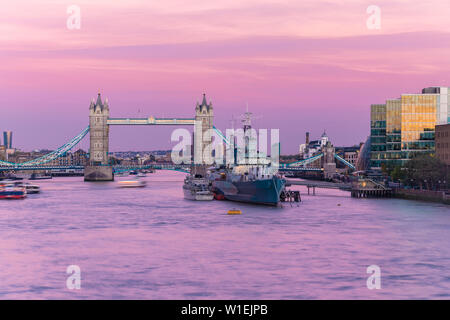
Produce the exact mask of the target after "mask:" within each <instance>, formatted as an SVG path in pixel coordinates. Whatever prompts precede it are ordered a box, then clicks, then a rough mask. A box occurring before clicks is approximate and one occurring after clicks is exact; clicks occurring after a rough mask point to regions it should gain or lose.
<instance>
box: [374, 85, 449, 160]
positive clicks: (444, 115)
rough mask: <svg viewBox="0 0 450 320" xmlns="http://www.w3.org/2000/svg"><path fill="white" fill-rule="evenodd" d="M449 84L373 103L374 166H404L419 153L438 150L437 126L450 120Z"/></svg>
mask: <svg viewBox="0 0 450 320" xmlns="http://www.w3.org/2000/svg"><path fill="white" fill-rule="evenodd" d="M448 95H449V90H448V88H446V87H431V88H425V89H423V90H422V93H421V94H403V95H401V98H400V99H392V100H387V101H386V104H374V105H372V106H371V156H370V158H371V167H372V168H380V167H381V166H382V165H383V164H384V165H387V166H389V165H391V166H392V165H400V166H402V165H404V164H405V162H406V161H408V160H409V159H411V158H412V157H413V156H414V155H415V154H417V153H424V152H427V153H434V151H435V142H434V138H435V127H436V125H438V124H446V123H449V120H450V105H449V102H450V99H449V96H448Z"/></svg>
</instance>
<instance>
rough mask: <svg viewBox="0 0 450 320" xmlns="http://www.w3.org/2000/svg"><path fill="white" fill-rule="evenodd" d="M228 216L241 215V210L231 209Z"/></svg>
mask: <svg viewBox="0 0 450 320" xmlns="http://www.w3.org/2000/svg"><path fill="white" fill-rule="evenodd" d="M228 214H242V211H241V210H239V209H234V208H233V209H231V210H228Z"/></svg>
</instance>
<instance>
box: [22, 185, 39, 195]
mask: <svg viewBox="0 0 450 320" xmlns="http://www.w3.org/2000/svg"><path fill="white" fill-rule="evenodd" d="M23 186H24V187H25V189H26V190H27V194H34V193H39V192H41V188H40V187H39V186H38V185H37V184H32V183H24V184H23Z"/></svg>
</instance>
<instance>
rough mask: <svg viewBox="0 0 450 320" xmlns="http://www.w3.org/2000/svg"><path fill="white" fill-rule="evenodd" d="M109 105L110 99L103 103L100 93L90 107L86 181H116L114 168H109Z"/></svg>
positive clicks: (85, 170)
mask: <svg viewBox="0 0 450 320" xmlns="http://www.w3.org/2000/svg"><path fill="white" fill-rule="evenodd" d="M108 118H109V105H108V99H105V101H102V97H101V95H100V93H99V94H98V96H97V101H95V100H94V99H92V102H91V104H90V106H89V128H90V129H89V131H90V132H89V134H90V148H89V164H88V165H87V166H86V167H85V169H84V180H85V181H111V180H114V176H113V173H112V167H111V166H109V161H108V152H109V126H108Z"/></svg>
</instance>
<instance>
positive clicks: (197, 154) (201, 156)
mask: <svg viewBox="0 0 450 320" xmlns="http://www.w3.org/2000/svg"><path fill="white" fill-rule="evenodd" d="M213 120H214V112H213V107H212V103H211V102H209V104H208V103H207V101H206V95H205V94H203V100H202V103H201V104H200V103H198V102H197V105H196V107H195V124H196V125H195V127H194V130H195V132H194V164H196V167H199V168H201V167H202V166H203V165H207V164H211V163H212V159H211V157H212V146H211V142H212V135H211V132H212V129H213Z"/></svg>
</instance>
